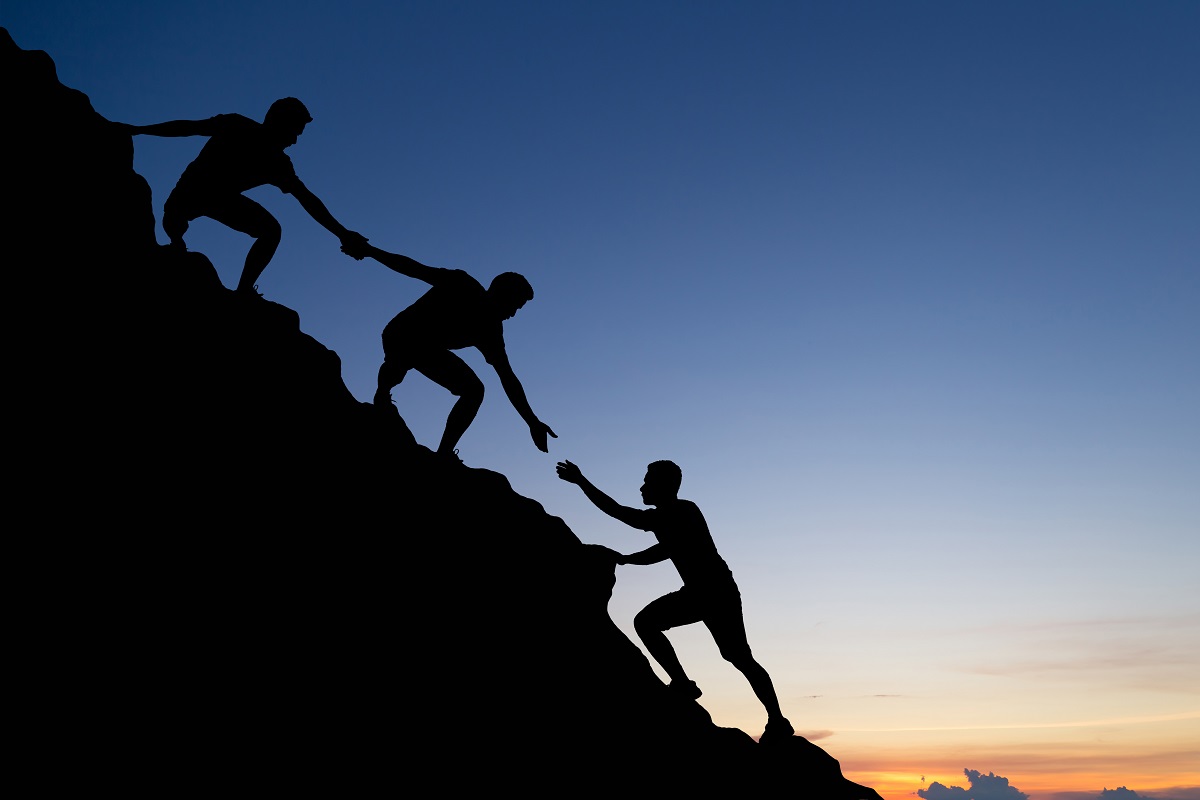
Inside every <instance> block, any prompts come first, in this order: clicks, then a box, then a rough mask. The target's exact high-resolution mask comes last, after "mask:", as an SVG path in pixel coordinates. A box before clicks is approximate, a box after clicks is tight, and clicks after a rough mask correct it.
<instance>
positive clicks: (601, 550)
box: [584, 544, 625, 564]
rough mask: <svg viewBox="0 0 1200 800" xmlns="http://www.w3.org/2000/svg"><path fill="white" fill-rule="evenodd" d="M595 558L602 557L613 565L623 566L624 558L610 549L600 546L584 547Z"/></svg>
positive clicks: (590, 545)
mask: <svg viewBox="0 0 1200 800" xmlns="http://www.w3.org/2000/svg"><path fill="white" fill-rule="evenodd" d="M584 546H585V547H587V548H588V549H589V550H591V551H592V552H593V553H595V554H596V555H597V556H603V557H604V558H605V559H606V560H609V561H612V562H613V563H614V564H624V563H625V556H623V555H621V554H620V553H618V552H617V551H616V550H613V549H612V548H611V547H605V546H604V545H602V544H589V545H584Z"/></svg>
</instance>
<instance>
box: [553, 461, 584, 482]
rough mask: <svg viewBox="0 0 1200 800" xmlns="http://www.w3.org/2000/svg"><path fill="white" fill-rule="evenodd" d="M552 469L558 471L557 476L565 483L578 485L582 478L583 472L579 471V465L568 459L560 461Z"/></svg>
mask: <svg viewBox="0 0 1200 800" xmlns="http://www.w3.org/2000/svg"><path fill="white" fill-rule="evenodd" d="M554 469H555V470H556V471H557V472H558V477H560V478H562V479H563V480H564V481H566V482H567V483H574V484H576V485H578V484H579V483H580V482H581V481H582V480H583V473H582V472H580V471H579V467H577V466H575V465H574V464H572V463H571V462H570V461H560V462H558V464H557V466H555V467H554Z"/></svg>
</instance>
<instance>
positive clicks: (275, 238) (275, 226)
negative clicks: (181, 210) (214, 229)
mask: <svg viewBox="0 0 1200 800" xmlns="http://www.w3.org/2000/svg"><path fill="white" fill-rule="evenodd" d="M207 211H208V213H207V216H208V217H210V218H212V219H215V220H216V221H217V222H220V223H221V224H222V225H227V226H229V227H230V228H233V229H234V230H235V231H241V232H242V233H244V234H247V235H248V236H253V237H254V239H255V242H254V244H253V245H251V246H250V252H248V253H246V263H245V264H244V265H243V267H242V276H241V278H240V279H239V280H238V285H237V290H238V291H239V292H248V293H254V285H255V284H256V283H258V278H259V276H260V275H262V274H263V270H265V269H266V268H267V264H269V263H271V258H272V257H273V256H274V255H275V250H276V248H278V247H279V241H280V239H282V238H283V229H282V228H281V227H280V226H279V222H278V221H277V220H276V219H275V218H274V217H273V216H271V213H270V212H269V211H267V210H266V209H265V208H263V207H262V206H260V205H259V204H258V203H256V202H254V201H253V200H251V199H250V198H249V197H246V196H244V195H240V194H239V195H235V196H234V197H233V198H232V199H230V200H229V201H227V202H224V203H222V204H220V205H219V206H216V207H213V208H210V209H207Z"/></svg>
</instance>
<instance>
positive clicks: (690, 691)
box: [667, 681, 704, 700]
mask: <svg viewBox="0 0 1200 800" xmlns="http://www.w3.org/2000/svg"><path fill="white" fill-rule="evenodd" d="M667 688H668V689H670V690H671V691H672V692H674V693H675V694H676V695H678V696H679V697H682V698H683V699H685V700H695V699H696V698H698V697H700V695H702V694H704V692H702V691H700V687H699V686H697V685H696V682H695V681H671V683H670V684H669V685H668V686H667Z"/></svg>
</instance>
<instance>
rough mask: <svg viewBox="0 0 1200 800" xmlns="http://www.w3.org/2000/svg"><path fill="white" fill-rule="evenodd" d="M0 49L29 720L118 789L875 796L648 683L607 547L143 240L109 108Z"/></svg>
mask: <svg viewBox="0 0 1200 800" xmlns="http://www.w3.org/2000/svg"><path fill="white" fill-rule="evenodd" d="M0 61H2V63H3V69H4V74H5V75H6V80H5V82H4V88H3V93H4V100H5V106H6V108H8V109H9V110H10V112H11V116H10V119H11V120H12V124H10V125H8V126H5V130H4V131H3V134H2V135H3V140H2V152H4V153H5V161H6V165H5V171H6V176H7V179H6V181H5V188H4V194H5V196H6V198H5V199H6V201H7V202H6V205H7V206H8V207H9V208H11V209H13V212H12V214H11V215H10V218H9V222H8V223H6V225H8V226H11V227H9V229H8V230H6V235H5V237H4V238H5V244H4V247H5V249H6V251H7V254H8V259H7V261H8V264H9V266H10V273H12V279H13V280H14V283H15V286H14V288H13V293H12V294H11V295H10V296H11V297H20V298H22V307H21V310H20V313H21V315H22V319H23V321H24V322H25V323H26V324H27V326H28V327H29V329H30V330H31V335H30V336H29V337H27V338H26V339H25V340H24V341H23V342H22V344H21V347H20V352H19V354H18V359H17V367H18V370H19V374H20V375H21V376H22V378H23V383H24V385H25V386H27V387H30V389H31V390H30V391H28V392H27V393H26V394H25V395H24V396H22V397H20V398H18V399H17V400H16V403H15V406H14V408H15V409H16V411H15V414H16V416H15V419H18V420H20V421H21V422H22V423H25V424H26V425H27V427H26V428H25V429H24V430H23V431H20V432H18V433H19V434H20V435H17V436H15V437H14V438H15V439H17V440H18V443H17V446H16V454H17V459H18V462H17V463H19V464H20V465H21V468H20V470H19V474H18V477H17V490H18V495H19V496H20V498H21V500H22V507H23V508H24V509H25V510H26V511H28V512H29V513H28V516H27V518H28V519H29V520H31V522H32V524H34V525H39V524H40V526H41V527H44V528H46V529H47V530H46V532H39V533H36V534H32V535H30V536H28V537H27V538H29V539H30V540H31V543H30V544H29V545H28V548H27V549H28V553H27V559H26V560H25V561H23V562H22V563H23V565H24V567H25V569H24V575H23V581H22V586H23V592H22V609H23V612H22V613H21V614H20V621H19V626H20V628H21V633H22V637H21V641H22V642H23V644H24V646H23V647H22V650H21V652H22V653H23V654H24V655H25V659H24V660H25V664H24V666H23V673H24V674H25V675H26V676H27V678H28V681H29V685H30V686H32V687H34V690H33V697H34V698H35V700H36V704H37V705H38V707H39V711H38V712H37V713H36V714H34V715H32V716H31V718H30V722H29V726H30V727H29V737H30V739H31V741H34V742H39V743H44V745H45V746H46V747H48V748H51V750H52V751H53V752H58V753H61V754H63V757H64V758H66V757H67V756H68V754H69V761H70V763H71V764H72V765H73V766H72V768H73V769H74V770H75V771H76V772H77V773H79V774H80V775H81V777H87V778H89V779H90V780H93V781H95V782H99V783H108V782H110V781H122V782H123V784H122V785H123V786H128V787H130V788H134V787H141V788H150V787H154V788H157V789H162V788H163V787H166V786H169V787H172V788H176V787H179V786H188V787H203V788H207V789H222V790H230V789H234V788H236V789H245V788H247V787H254V788H264V789H269V790H272V791H278V790H281V789H289V790H304V791H313V790H319V791H322V792H325V793H337V794H339V795H344V794H357V793H362V792H367V791H378V790H379V789H381V788H402V787H404V788H408V787H410V786H423V787H427V788H425V789H424V791H427V792H429V793H441V792H443V791H445V792H450V791H453V792H455V793H461V792H472V791H475V792H479V791H489V790H494V789H496V788H497V787H510V788H515V789H517V790H519V791H522V792H524V793H525V794H527V795H532V796H543V795H546V796H548V795H555V796H558V795H562V794H598V793H603V792H608V791H613V792H616V791H620V792H625V793H631V792H632V793H635V794H640V793H647V794H648V793H650V792H658V791H696V792H700V791H704V792H707V793H710V794H711V793H714V792H715V793H727V794H735V793H736V794H739V795H740V794H744V793H746V792H748V791H762V790H767V791H771V790H776V791H778V790H787V791H790V792H794V793H796V794H798V795H799V796H801V797H814V798H845V799H846V800H866V799H869V798H878V797H879V796H878V794H876V793H875V792H874V791H873V790H871V789H869V788H867V787H863V786H860V785H858V784H855V783H853V782H851V781H848V780H846V779H845V778H844V777H843V776H842V775H841V771H840V767H839V765H838V763H837V761H836V760H835V759H834V758H833V757H832V756H830V755H829V754H827V753H825V752H824V751H823V750H821V749H820V748H819V747H817V746H816V745H814V744H812V743H810V742H808V741H807V740H805V739H804V738H803V737H800V736H796V737H793V738H792V740H791V741H786V742H781V743H778V744H775V745H767V744H759V743H757V742H756V741H755V739H754V738H752V737H751V736H750V735H748V734H746V733H745V732H743V731H740V730H736V729H729V728H720V727H718V726H716V725H714V724H713V722H712V720H711V718H710V717H709V715H708V714H707V712H706V711H704V709H703V707H702V706H701V705H700V704H698V703H696V702H694V701H683V702H681V701H679V700H678V699H677V698H675V697H673V696H671V695H670V693H669V692H667V691H666V687H665V686H664V685H663V683H662V682H661V681H660V680H659V679H658V677H657V676H656V675H655V674H654V671H653V669H652V668H651V666H650V664H649V662H648V660H647V659H646V657H645V656H644V655H643V654H642V652H641V650H640V649H639V648H638V647H637V646H636V645H634V644H633V643H632V642H631V641H630V640H629V639H628V637H626V636H625V635H624V633H622V632H621V631H620V630H619V629H618V628H617V627H616V625H615V624H614V623H613V621H612V619H611V618H610V617H609V615H608V609H607V603H608V600H609V598H610V597H611V592H612V588H613V584H614V582H615V575H614V572H613V565H612V563H611V561H610V560H608V559H607V558H606V557H605V556H604V555H603V552H602V549H600V548H596V547H594V546H591V545H586V544H584V543H582V542H581V541H580V540H579V538H578V537H577V536H576V535H575V534H574V533H573V532H572V531H571V530H570V528H569V527H568V526H567V525H566V524H565V523H564V522H563V521H562V520H561V519H559V518H557V517H553V516H551V515H549V514H547V513H546V512H545V510H544V508H543V507H542V506H541V505H540V504H539V503H537V502H536V501H535V500H532V499H530V498H526V497H523V496H521V495H519V494H517V493H516V492H514V491H513V489H512V487H511V485H510V484H509V482H508V480H507V479H506V478H505V477H504V476H503V475H501V474H499V473H496V472H492V471H489V470H483V469H472V468H469V467H466V466H463V465H461V464H456V463H447V461H446V460H445V459H440V458H438V457H436V456H435V455H434V454H433V453H432V452H430V451H429V450H428V449H427V448H425V447H423V446H421V445H419V444H417V442H416V441H415V440H414V439H413V437H412V434H411V433H410V432H409V431H408V429H407V427H406V426H405V425H404V422H403V420H402V419H401V418H400V417H399V416H398V415H394V414H387V413H382V412H380V411H379V410H377V409H375V408H374V407H373V406H372V405H370V404H365V403H360V402H358V401H357V400H356V399H355V398H354V397H353V396H352V395H351V393H350V392H349V391H348V390H347V389H346V386H345V384H344V383H343V382H342V379H341V362H340V359H339V357H338V356H337V354H336V353H334V352H333V351H332V350H329V349H328V348H326V347H325V346H324V345H322V344H321V343H320V342H318V341H317V340H316V339H314V338H313V337H311V336H309V335H307V334H305V333H303V332H302V331H301V330H300V319H299V316H298V315H297V314H296V312H295V311H293V310H292V309H289V308H287V307H285V306H282V305H279V304H277V303H273V302H270V301H267V300H263V299H257V298H256V299H251V300H246V299H243V298H241V297H239V296H236V295H235V293H234V292H232V291H230V290H228V289H226V288H225V287H224V286H223V285H222V284H221V281H220V279H219V277H218V275H217V273H216V271H215V270H214V269H213V267H212V264H211V262H209V260H208V259H207V258H206V257H205V256H204V255H203V254H202V253H197V252H180V251H178V250H175V249H173V248H170V247H168V246H161V245H159V244H158V243H157V241H156V239H155V220H154V216H153V210H152V204H151V197H150V189H149V186H148V184H147V183H146V181H145V180H144V179H143V178H142V177H141V176H140V175H138V174H137V173H136V172H135V171H134V169H133V146H132V141H131V139H130V137H129V135H128V134H125V133H122V132H121V131H120V130H119V128H118V126H116V125H115V124H113V123H112V122H110V121H108V120H106V119H104V118H103V117H102V116H101V115H99V114H98V113H96V112H95V110H94V109H93V108H92V107H91V103H90V101H89V100H88V98H87V96H86V95H85V94H83V93H82V92H80V91H78V90H76V89H72V88H69V87H65V86H63V85H62V84H61V83H60V82H59V80H58V78H57V75H56V72H55V67H54V63H53V60H52V59H51V57H50V56H49V55H48V54H46V53H43V52H41V51H27V50H22V49H21V48H19V47H18V46H17V45H16V43H15V42H13V41H12V39H11V36H10V35H9V33H8V31H7V30H4V29H0ZM284 398H286V402H282V400H283V399H284ZM29 423H32V424H29Z"/></svg>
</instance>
